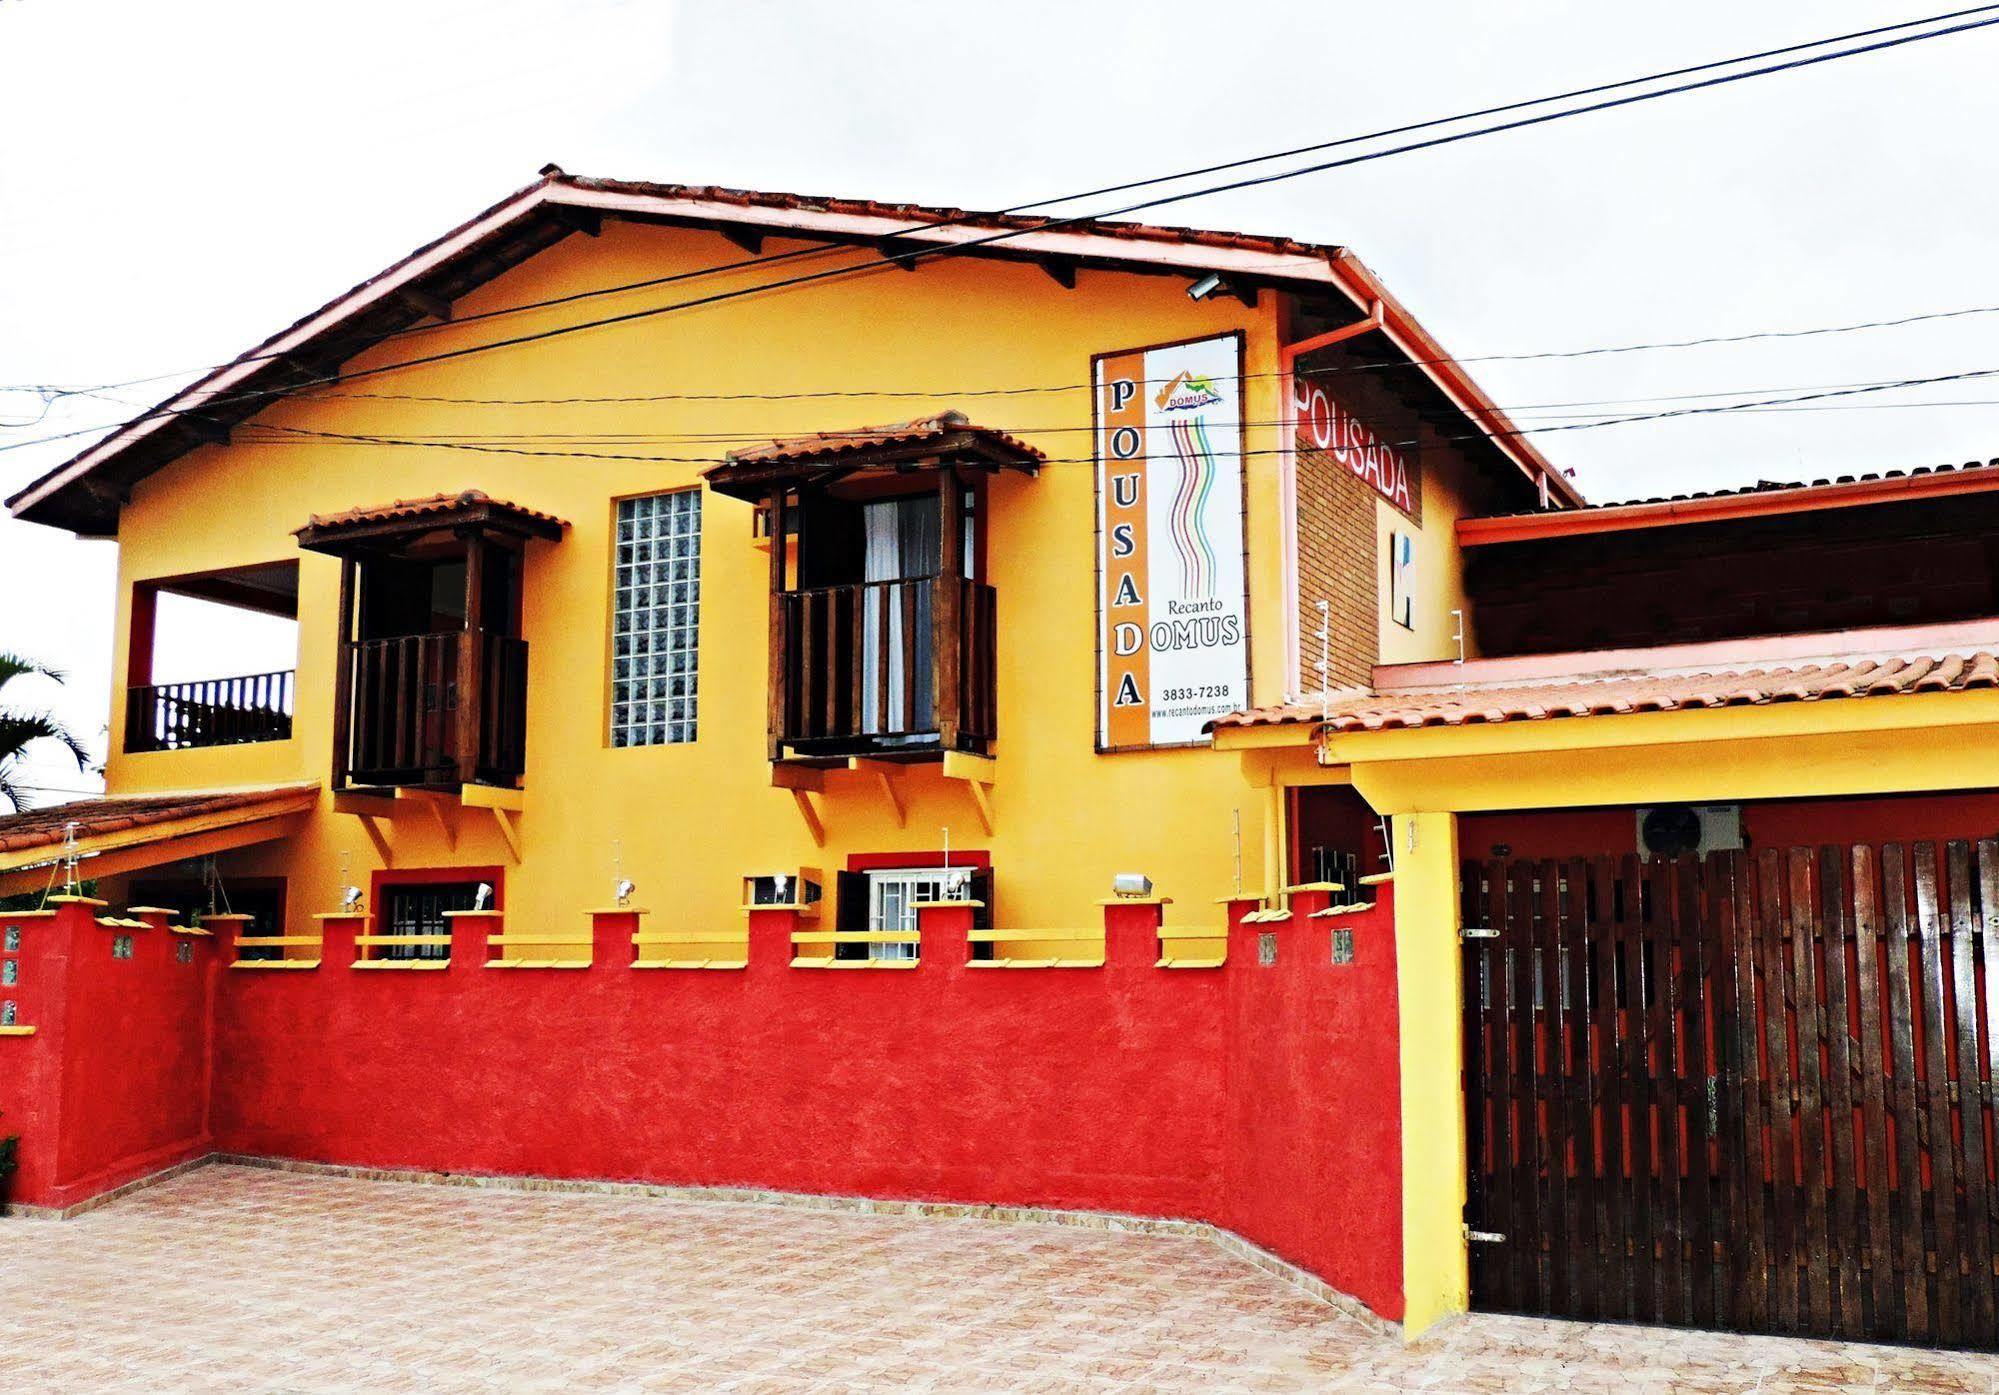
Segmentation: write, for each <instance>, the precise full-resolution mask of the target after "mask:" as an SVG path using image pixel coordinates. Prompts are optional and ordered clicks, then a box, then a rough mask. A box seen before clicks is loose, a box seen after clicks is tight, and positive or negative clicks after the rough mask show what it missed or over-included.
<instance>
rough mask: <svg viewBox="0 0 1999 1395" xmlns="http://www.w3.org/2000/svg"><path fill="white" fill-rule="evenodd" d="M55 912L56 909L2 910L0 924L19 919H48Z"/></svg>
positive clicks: (9, 923)
mask: <svg viewBox="0 0 1999 1395" xmlns="http://www.w3.org/2000/svg"><path fill="white" fill-rule="evenodd" d="M51 899H53V898H51ZM54 914H55V912H54V911H0V924H6V925H12V924H13V923H14V922H15V921H17V920H47V919H48V918H49V917H50V916H52V915H54Z"/></svg>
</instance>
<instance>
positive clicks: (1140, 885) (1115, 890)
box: [1111, 872, 1152, 898]
mask: <svg viewBox="0 0 1999 1395" xmlns="http://www.w3.org/2000/svg"><path fill="white" fill-rule="evenodd" d="M1111 894H1112V895H1114V896H1123V897H1126V898H1134V897H1140V896H1150V895H1151V894H1152V878H1150V877H1148V876H1146V875H1145V873H1143V872H1120V873H1118V874H1117V875H1116V876H1115V877H1112V878H1111Z"/></svg>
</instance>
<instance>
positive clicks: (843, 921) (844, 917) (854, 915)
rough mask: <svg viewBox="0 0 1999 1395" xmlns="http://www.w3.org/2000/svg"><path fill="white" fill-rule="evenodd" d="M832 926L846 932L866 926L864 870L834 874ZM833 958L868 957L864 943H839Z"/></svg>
mask: <svg viewBox="0 0 1999 1395" xmlns="http://www.w3.org/2000/svg"><path fill="white" fill-rule="evenodd" d="M833 915H834V921H833V928H834V929H835V930H838V931H840V932H841V933H842V934H846V933H848V932H849V931H854V932H858V931H862V930H865V929H867V928H868V874H867V873H866V872H838V873H835V874H834V907H833ZM833 957H834V958H835V959H865V958H867V957H868V947H867V946H866V945H839V946H837V947H836V948H835V949H834V952H833Z"/></svg>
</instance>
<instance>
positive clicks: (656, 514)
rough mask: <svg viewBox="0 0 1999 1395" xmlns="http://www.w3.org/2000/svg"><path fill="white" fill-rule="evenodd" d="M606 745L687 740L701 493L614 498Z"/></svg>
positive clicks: (697, 629)
mask: <svg viewBox="0 0 1999 1395" xmlns="http://www.w3.org/2000/svg"><path fill="white" fill-rule="evenodd" d="M613 586H614V589H615V594H614V596H613V601H614V604H613V606H612V616H611V744H612V745H613V746H658V745H663V744H665V743H667V742H678V741H692V740H693V739H694V714H695V706H696V698H697V695H698V691H699V688H698V678H699V673H698V662H697V658H698V652H699V648H700V638H701V491H700V490H698V489H686V490H680V491H678V492H676V493H672V494H650V495H647V496H646V497H645V498H643V499H621V500H619V501H618V544H617V559H616V573H615V576H614V578H613Z"/></svg>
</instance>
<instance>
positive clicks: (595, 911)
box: [583, 906, 652, 915]
mask: <svg viewBox="0 0 1999 1395" xmlns="http://www.w3.org/2000/svg"><path fill="white" fill-rule="evenodd" d="M583 914H585V915H651V914H652V912H651V911H649V910H647V909H646V908H645V907H644V906H593V907H591V908H590V909H589V910H587V911H585V912H583Z"/></svg>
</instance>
